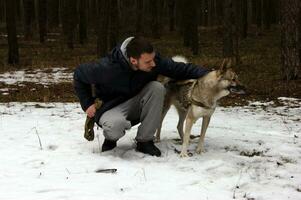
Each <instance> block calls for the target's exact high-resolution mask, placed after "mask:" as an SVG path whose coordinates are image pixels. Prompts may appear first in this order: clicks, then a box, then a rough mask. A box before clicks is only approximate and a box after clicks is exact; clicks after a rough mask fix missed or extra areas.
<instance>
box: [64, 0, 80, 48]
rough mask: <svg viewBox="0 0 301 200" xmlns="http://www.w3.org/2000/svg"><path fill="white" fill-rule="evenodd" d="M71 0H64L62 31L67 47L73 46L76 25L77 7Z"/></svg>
mask: <svg viewBox="0 0 301 200" xmlns="http://www.w3.org/2000/svg"><path fill="white" fill-rule="evenodd" d="M76 7H77V6H76V2H74V1H73V0H64V6H63V12H64V14H63V31H64V35H65V38H66V42H67V47H68V48H69V49H73V48H74V40H75V29H76V25H77V12H76V10H77V8H76Z"/></svg>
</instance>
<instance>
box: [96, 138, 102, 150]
mask: <svg viewBox="0 0 301 200" xmlns="http://www.w3.org/2000/svg"><path fill="white" fill-rule="evenodd" d="M96 137H97V141H98V148H99V153H100V154H101V147H100V141H99V134H97V136H96Z"/></svg>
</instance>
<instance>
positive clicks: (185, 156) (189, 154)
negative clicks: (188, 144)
mask: <svg viewBox="0 0 301 200" xmlns="http://www.w3.org/2000/svg"><path fill="white" fill-rule="evenodd" d="M191 156H193V154H192V153H191V152H187V151H186V152H182V151H181V153H180V157H181V158H187V157H191Z"/></svg>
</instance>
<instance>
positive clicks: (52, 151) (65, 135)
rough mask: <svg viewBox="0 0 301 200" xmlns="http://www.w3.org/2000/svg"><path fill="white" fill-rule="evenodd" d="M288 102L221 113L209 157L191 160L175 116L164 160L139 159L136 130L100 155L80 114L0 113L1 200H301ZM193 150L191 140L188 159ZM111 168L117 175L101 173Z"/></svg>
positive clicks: (298, 152) (298, 125) (72, 109)
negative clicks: (182, 153)
mask: <svg viewBox="0 0 301 200" xmlns="http://www.w3.org/2000/svg"><path fill="white" fill-rule="evenodd" d="M281 100H283V101H284V102H286V104H287V105H288V106H283V107H277V108H273V103H272V102H268V103H260V102H254V103H251V104H250V105H249V106H245V107H229V108H222V107H220V108H218V109H217V111H216V113H215V114H214V116H213V118H212V121H211V123H210V125H209V128H208V131H207V135H206V138H205V148H206V151H207V152H206V153H204V154H202V155H196V154H194V155H193V156H192V157H189V158H180V157H179V155H178V154H177V153H175V148H176V149H178V150H179V149H180V144H179V143H177V142H176V141H174V140H173V139H174V138H178V135H177V132H176V123H177V115H176V112H175V110H170V112H169V113H168V115H167V117H166V118H165V121H164V127H163V130H162V131H163V132H162V141H161V142H160V143H158V144H157V145H158V147H159V148H160V149H161V150H162V157H160V158H157V157H151V156H146V155H143V154H142V153H138V152H136V151H135V150H134V147H135V142H134V138H135V132H136V130H137V126H135V127H133V128H132V129H131V130H130V131H128V132H127V134H126V136H125V137H123V138H122V139H121V140H120V141H119V143H118V147H117V148H116V149H115V150H113V151H110V152H105V153H100V151H99V148H100V145H101V144H102V141H103V136H102V131H101V129H99V130H96V133H97V137H96V139H95V140H94V141H93V142H88V141H86V140H85V139H84V137H83V124H84V120H85V115H84V113H83V112H82V110H81V109H80V107H79V104H71V103H67V104H65V103H51V104H41V103H9V104H3V103H2V104H0V113H1V115H0V137H1V140H0V141H1V143H0V157H1V161H0V199H3V200H4V199H5V200H10V199H14V200H16V199H20V200H48V199H49V200H54V199H55V200H59V199H70V200H71V199H72V200H80V199H82V200H90V199H92V200H93V199H95V200H96V199H97V200H99V199H101V200H111V199H112V200H113V199H114V200H115V199H116V200H117V199H118V200H119V199H129V200H132V199H137V200H138V199H139V200H140V199H143V200H157V199H162V200H163V199H164V200H166V199H189V200H200V199H204V200H206V199H209V200H227V199H234V198H235V199H249V200H251V199H254V200H269V199H271V200H283V199H293V200H300V199H301V167H300V166H301V143H300V137H301V134H300V133H301V121H300V120H301V119H300V118H301V108H300V105H301V102H300V100H298V99H285V98H283V99H281ZM200 124H201V122H200V121H198V122H197V123H196V124H195V126H194V128H193V133H194V134H195V135H196V134H198V133H199V131H200ZM39 141H40V142H39ZM196 145H197V139H194V140H192V142H191V145H190V148H189V149H190V152H192V153H194V149H195V148H196ZM107 168H116V169H117V172H116V173H96V172H95V171H96V170H98V169H107Z"/></svg>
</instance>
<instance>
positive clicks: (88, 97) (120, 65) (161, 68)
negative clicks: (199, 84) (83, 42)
mask: <svg viewBox="0 0 301 200" xmlns="http://www.w3.org/2000/svg"><path fill="white" fill-rule="evenodd" d="M154 60H155V63H156V67H154V68H153V69H152V71H151V72H143V71H140V70H137V71H135V70H133V69H132V68H131V67H130V65H129V63H128V61H127V60H126V59H125V58H124V56H123V54H122V52H121V50H120V47H116V48H114V49H113V50H112V52H111V53H110V54H109V55H108V56H106V57H104V58H101V59H100V60H99V61H98V62H95V63H86V64H81V65H79V66H78V67H77V68H76V69H75V71H74V88H75V92H76V95H77V97H78V98H79V100H80V104H81V107H82V109H83V110H84V111H85V110H86V109H87V108H88V107H89V106H90V105H92V104H93V103H94V100H95V97H93V96H92V90H91V85H92V84H94V85H95V89H96V91H95V94H96V97H97V98H99V99H100V100H102V101H103V105H102V107H101V108H100V109H98V110H97V112H96V115H95V121H96V122H98V121H99V118H100V117H101V115H102V114H103V113H104V112H105V111H107V110H109V109H111V108H113V107H115V106H117V105H118V104H120V103H122V102H124V101H126V100H128V99H129V98H131V97H133V96H135V95H137V94H138V93H139V91H140V90H141V89H142V88H143V87H144V86H145V85H146V84H147V83H149V82H150V81H155V80H156V79H157V76H158V75H159V74H161V75H164V76H167V77H170V78H173V79H196V78H199V77H201V76H203V75H205V74H207V73H208V70H207V69H205V68H201V67H199V66H195V65H193V64H184V63H179V62H174V61H173V60H172V59H166V58H162V57H161V56H160V55H159V54H156V56H155V59H154Z"/></svg>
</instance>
